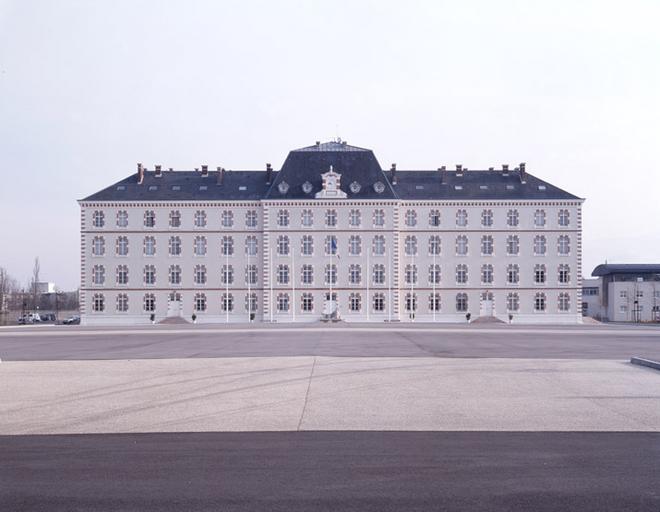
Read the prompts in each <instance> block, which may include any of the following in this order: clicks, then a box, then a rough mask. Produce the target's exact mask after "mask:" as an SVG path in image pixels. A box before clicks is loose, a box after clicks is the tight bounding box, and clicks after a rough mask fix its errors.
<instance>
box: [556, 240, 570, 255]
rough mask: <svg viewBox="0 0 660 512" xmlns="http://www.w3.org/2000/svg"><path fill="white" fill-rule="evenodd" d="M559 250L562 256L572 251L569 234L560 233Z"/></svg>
mask: <svg viewBox="0 0 660 512" xmlns="http://www.w3.org/2000/svg"><path fill="white" fill-rule="evenodd" d="M557 252H558V253H559V254H561V255H562V256H566V255H568V254H570V253H571V239H570V237H569V236H568V235H560V236H559V238H557Z"/></svg>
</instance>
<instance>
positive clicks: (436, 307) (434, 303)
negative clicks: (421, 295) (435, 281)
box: [429, 293, 440, 311]
mask: <svg viewBox="0 0 660 512" xmlns="http://www.w3.org/2000/svg"><path fill="white" fill-rule="evenodd" d="M429 311H440V294H439V293H432V294H431V295H429Z"/></svg>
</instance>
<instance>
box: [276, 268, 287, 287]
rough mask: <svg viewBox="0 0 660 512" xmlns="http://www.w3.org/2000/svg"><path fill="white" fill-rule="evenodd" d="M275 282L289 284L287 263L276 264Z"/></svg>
mask: <svg viewBox="0 0 660 512" xmlns="http://www.w3.org/2000/svg"><path fill="white" fill-rule="evenodd" d="M277 284H289V265H278V266H277Z"/></svg>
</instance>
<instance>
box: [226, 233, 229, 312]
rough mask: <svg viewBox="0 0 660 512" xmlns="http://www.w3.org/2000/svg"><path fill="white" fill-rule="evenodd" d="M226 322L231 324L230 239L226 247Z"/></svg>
mask: <svg viewBox="0 0 660 512" xmlns="http://www.w3.org/2000/svg"><path fill="white" fill-rule="evenodd" d="M225 322H226V323H229V239H227V246H226V247H225Z"/></svg>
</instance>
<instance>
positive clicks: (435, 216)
mask: <svg viewBox="0 0 660 512" xmlns="http://www.w3.org/2000/svg"><path fill="white" fill-rule="evenodd" d="M439 225H440V210H431V211H430V212H429V226H431V227H432V228H437V227H438V226H439Z"/></svg>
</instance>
